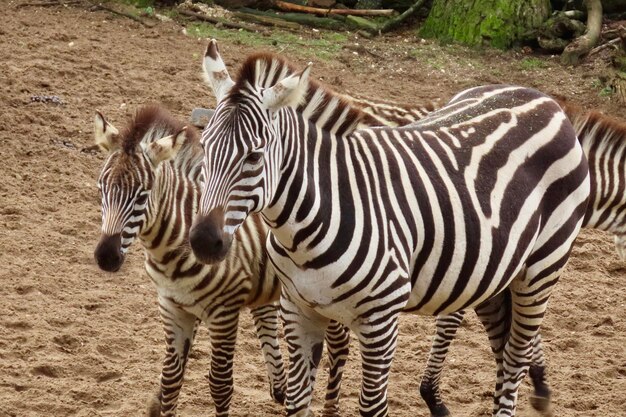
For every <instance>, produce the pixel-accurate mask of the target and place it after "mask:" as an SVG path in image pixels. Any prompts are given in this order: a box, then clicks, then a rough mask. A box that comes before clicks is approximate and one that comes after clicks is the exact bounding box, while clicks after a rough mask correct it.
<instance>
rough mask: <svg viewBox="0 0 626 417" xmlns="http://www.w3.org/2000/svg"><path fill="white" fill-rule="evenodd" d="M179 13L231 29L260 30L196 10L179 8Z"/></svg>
mask: <svg viewBox="0 0 626 417" xmlns="http://www.w3.org/2000/svg"><path fill="white" fill-rule="evenodd" d="M178 13H180V14H182V15H185V16H189V17H193V18H196V19H198V20H202V21H204V22H209V23H213V24H216V25H222V26H224V27H227V28H231V29H243V30H247V31H249V32H259V29H257V28H255V27H252V26H248V25H244V24H241V23H235V22H231V21H229V20H226V19H220V18H217V17H210V16H207V15H204V14H202V13H196V12H192V11H189V10H184V9H181V10H178Z"/></svg>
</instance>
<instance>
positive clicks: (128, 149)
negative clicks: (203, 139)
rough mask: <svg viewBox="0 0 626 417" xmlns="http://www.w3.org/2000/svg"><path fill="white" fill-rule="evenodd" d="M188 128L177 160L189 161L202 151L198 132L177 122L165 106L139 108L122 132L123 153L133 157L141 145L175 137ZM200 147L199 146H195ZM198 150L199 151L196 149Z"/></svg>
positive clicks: (154, 105)
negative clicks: (167, 137) (174, 135)
mask: <svg viewBox="0 0 626 417" xmlns="http://www.w3.org/2000/svg"><path fill="white" fill-rule="evenodd" d="M185 126H187V140H186V141H185V143H184V144H183V146H182V148H181V150H180V151H179V152H178V155H177V157H176V158H175V159H176V160H187V159H189V158H190V157H192V156H195V154H196V153H198V152H194V150H198V151H199V153H200V154H201V152H200V150H201V147H200V146H199V144H200V135H199V133H198V130H197V129H196V128H195V127H193V126H189V125H185V124H184V123H181V122H180V121H178V120H176V119H175V118H174V117H173V116H172V115H171V114H170V113H169V112H168V111H167V110H166V109H165V108H164V107H163V106H160V105H158V104H149V105H146V106H143V107H141V108H139V109H138V110H137V111H136V113H135V114H134V115H133V116H132V117H131V119H130V121H129V122H128V124H127V125H126V128H125V129H124V130H122V132H121V135H120V136H121V138H122V144H121V145H122V151H123V152H124V153H125V154H127V155H131V154H133V153H135V152H137V150H138V147H139V145H140V144H141V143H144V144H148V143H152V142H154V141H156V140H158V139H161V138H163V137H165V136H168V135H173V134H176V133H178V132H180V130H181V129H182V128H183V127H185ZM195 145H198V146H195ZM194 148H197V149H194Z"/></svg>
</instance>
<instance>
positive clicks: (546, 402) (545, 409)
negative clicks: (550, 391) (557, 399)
mask: <svg viewBox="0 0 626 417" xmlns="http://www.w3.org/2000/svg"><path fill="white" fill-rule="evenodd" d="M530 405H531V406H532V407H533V408H534V409H535V410H537V411H539V413H541V415H542V416H545V417H551V416H552V415H553V414H552V402H551V401H550V397H542V396H539V395H531V396H530Z"/></svg>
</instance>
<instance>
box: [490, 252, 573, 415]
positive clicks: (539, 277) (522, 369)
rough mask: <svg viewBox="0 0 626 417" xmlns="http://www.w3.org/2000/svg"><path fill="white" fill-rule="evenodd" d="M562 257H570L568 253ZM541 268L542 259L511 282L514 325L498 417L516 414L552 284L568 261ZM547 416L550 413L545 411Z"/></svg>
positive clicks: (506, 349)
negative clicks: (521, 385) (534, 342)
mask: <svg viewBox="0 0 626 417" xmlns="http://www.w3.org/2000/svg"><path fill="white" fill-rule="evenodd" d="M563 258H565V259H567V256H564V257H563ZM563 258H561V259H560V260H559V261H557V262H556V263H553V264H550V265H548V266H546V269H547V271H546V270H544V269H542V268H541V266H542V265H541V264H540V263H539V262H537V263H535V264H534V265H533V268H532V271H531V270H530V268H529V270H528V271H526V273H525V274H524V275H522V276H520V277H517V278H515V279H514V280H513V282H512V283H511V284H510V289H511V307H512V310H511V313H512V314H511V321H510V323H511V325H510V334H509V338H508V340H507V342H506V344H505V346H504V353H503V362H502V368H503V378H502V389H501V392H500V393H499V395H498V398H499V400H498V404H497V410H496V412H495V414H494V415H495V416H496V417H511V416H514V415H515V408H516V405H517V395H518V391H519V386H520V384H521V382H522V380H523V378H524V376H525V375H526V373H527V372H528V369H529V366H530V362H531V360H532V355H531V348H532V344H533V340H534V338H535V337H536V336H537V335H538V334H539V327H540V325H541V322H542V321H543V316H544V314H545V311H546V307H547V305H548V299H549V297H550V293H551V291H552V287H553V285H554V284H555V283H556V281H557V280H558V277H559V275H560V273H561V270H562V268H563V266H564V265H565V261H564V260H563ZM544 415H549V411H546V412H545V413H544Z"/></svg>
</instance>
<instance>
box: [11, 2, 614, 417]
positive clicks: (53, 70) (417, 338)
mask: <svg viewBox="0 0 626 417" xmlns="http://www.w3.org/2000/svg"><path fill="white" fill-rule="evenodd" d="M23 2H24V0H20V1H5V2H3V6H2V7H3V13H2V14H1V15H0V283H1V285H0V416H2V417H5V416H20V417H21V416H137V415H142V414H143V413H144V409H145V404H146V401H147V399H148V397H149V396H150V395H151V394H152V393H153V392H155V390H156V388H157V383H158V376H159V372H160V361H161V358H162V355H163V353H164V349H163V347H164V343H163V337H162V330H161V326H160V323H159V320H158V316H157V309H156V301H155V290H154V288H153V287H152V284H151V282H150V281H149V280H148V278H147V277H146V276H145V274H144V272H143V266H142V264H143V256H142V253H141V251H140V250H139V248H138V247H135V248H134V250H133V251H132V253H131V254H130V256H129V257H128V259H127V262H126V263H125V265H124V266H123V268H122V270H121V271H120V272H118V273H116V274H109V273H104V272H102V271H100V270H99V269H98V268H97V266H96V265H95V263H94V260H93V254H92V253H93V249H94V246H95V244H96V242H97V240H98V236H99V228H100V213H99V200H98V193H97V190H96V187H95V182H96V179H97V175H98V172H99V169H100V167H101V165H102V163H103V160H104V156H103V155H102V154H99V153H97V152H85V151H84V150H85V148H87V147H88V146H90V145H92V141H93V138H92V133H91V132H92V123H93V122H92V120H93V115H94V110H95V109H99V110H101V111H102V112H103V113H104V114H105V115H106V116H107V117H108V118H109V119H110V120H111V121H113V122H114V123H115V124H116V125H118V127H119V126H121V125H123V124H124V122H125V120H126V118H127V116H128V115H129V114H130V113H132V112H134V110H135V109H136V108H137V107H138V106H140V105H142V104H145V103H148V102H160V103H163V104H164V105H165V106H167V107H168V108H169V109H170V110H171V111H172V112H173V113H174V114H176V115H177V116H179V117H181V118H185V119H186V118H187V117H188V115H189V114H190V111H191V109H192V108H193V107H197V106H201V105H203V106H211V105H214V99H213V97H212V96H211V94H210V93H209V89H208V88H207V87H206V86H205V85H204V84H203V81H202V78H201V76H200V58H199V57H200V56H202V53H203V52H204V48H205V46H206V40H205V39H197V38H195V37H191V36H188V35H186V34H184V33H183V26H182V25H181V24H180V23H175V22H165V23H159V24H158V25H156V26H155V27H152V28H148V27H144V26H142V25H140V24H139V23H137V22H134V21H132V20H130V19H127V18H124V17H120V16H115V15H112V14H111V13H108V12H106V11H94V12H92V11H89V9H88V7H87V6H86V5H84V4H78V5H75V6H69V7H46V8H41V7H31V6H28V7H17V6H18V5H20V3H23ZM302 36H304V37H315V36H318V32H314V31H311V30H308V29H307V30H303V32H302ZM356 43H358V44H359V45H358V46H357V45H356ZM348 46H349V47H348V48H345V49H343V50H341V51H340V52H339V53H338V55H337V56H336V57H335V58H333V59H330V60H320V59H318V57H317V55H316V54H315V53H314V52H313V51H308V50H307V49H306V48H299V51H298V53H297V54H295V53H294V54H293V55H291V54H289V56H290V58H291V59H292V60H293V61H295V62H296V63H298V64H299V65H303V64H305V63H306V62H308V61H313V62H314V69H313V76H314V77H317V78H319V79H322V80H324V81H326V82H327V83H329V84H330V85H331V86H333V87H334V88H336V89H338V90H340V91H351V92H358V93H362V94H365V95H368V96H370V97H373V98H384V99H394V100H397V101H403V102H417V101H419V100H422V99H426V98H433V97H449V96H450V95H452V94H453V93H455V92H457V91H460V90H461V89H463V88H465V87H469V86H475V85H479V84H487V83H497V82H507V83H515V84H521V85H526V86H532V87H536V88H539V89H541V90H543V91H545V92H548V93H558V94H561V95H563V96H566V97H567V98H569V99H571V100H573V101H575V102H577V103H579V104H581V105H583V106H585V107H588V108H595V109H598V110H603V111H606V112H608V113H610V114H612V115H614V116H617V117H621V118H624V119H626V109H625V108H624V107H622V106H620V105H619V104H618V103H616V102H613V101H612V100H611V97H610V96H604V97H602V96H601V95H600V94H599V88H598V85H597V79H598V78H599V77H601V76H602V74H603V73H604V70H605V66H606V59H604V58H603V57H602V56H599V57H597V58H596V60H594V62H593V63H589V64H585V65H583V66H581V67H578V68H575V69H567V68H563V67H561V66H560V65H559V64H558V59H556V58H554V57H532V59H530V57H529V56H528V55H526V54H525V53H524V52H522V51H513V52H507V53H503V52H499V51H488V52H480V51H475V50H468V49H465V48H460V47H451V46H439V45H438V44H437V43H434V42H430V41H421V40H420V39H418V38H416V37H415V36H414V35H413V34H412V33H410V32H406V33H403V34H396V35H394V36H390V37H383V38H380V39H377V40H364V39H359V38H357V37H356V36H355V35H349V42H348ZM255 49H256V48H253V47H249V46H245V45H244V44H238V43H237V42H232V41H223V42H221V51H222V55H223V56H224V58H225V60H226V62H227V64H229V65H230V66H231V68H235V67H236V65H237V64H239V63H240V62H241V61H242V59H243V58H244V57H245V56H246V55H247V54H248V53H251V52H253V51H254V50H255ZM280 49H281V45H280V44H278V45H276V46H275V47H274V48H273V50H276V51H277V50H280ZM35 95H47V96H53V95H54V96H57V97H58V98H59V99H60V101H61V102H62V104H55V103H53V102H48V103H43V102H32V101H31V96H35ZM625 267H626V265H624V264H623V263H621V262H620V261H619V259H618V257H617V255H616V254H615V252H614V249H613V244H612V237H611V236H609V235H608V234H605V233H602V232H597V231H583V232H582V233H581V235H580V237H579V239H578V241H577V243H576V247H575V249H574V251H573V256H572V259H571V261H570V263H569V265H568V268H567V272H566V273H565V275H564V277H563V278H562V281H561V282H560V283H559V286H558V288H557V290H556V292H555V294H554V296H553V298H552V300H551V304H550V308H549V311H548V314H547V317H546V320H545V322H544V323H545V324H544V326H543V328H542V331H543V335H544V340H545V348H546V353H547V359H548V366H549V374H548V378H549V381H550V383H551V386H552V389H553V391H554V397H553V400H554V408H555V416H556V417H574V416H576V417H592V416H626V297H625V295H626V284H625V282H624V280H625V279H626V269H625ZM432 332H433V320H432V319H431V318H429V317H416V316H405V317H403V318H402V325H401V336H400V340H399V348H398V351H397V354H396V357H395V362H394V367H393V373H392V378H391V382H390V389H389V397H390V403H391V411H392V415H393V416H407V417H408V416H412V417H426V416H428V410H427V409H426V407H425V405H424V403H423V402H422V400H421V399H420V398H419V394H418V387H419V381H420V375H421V372H422V369H423V366H424V364H425V359H426V354H427V352H428V349H429V346H430V338H431V335H432ZM208 352H209V341H208V337H207V333H206V332H205V331H201V332H200V333H199V335H198V337H197V343H196V345H195V346H194V348H193V353H192V359H191V360H190V363H189V371H188V374H187V379H186V383H185V386H184V389H183V394H182V398H181V405H180V414H181V415H184V416H200V415H213V406H212V401H211V397H210V395H209V387H208V382H207V381H206V374H207V371H208V366H209V362H208ZM494 376H495V375H494V366H493V362H492V359H491V355H490V352H489V349H488V344H487V341H486V337H485V336H484V334H483V333H482V329H481V327H480V325H479V324H478V323H477V321H476V320H475V318H474V317H471V320H469V321H468V322H467V324H466V325H465V326H464V327H463V328H462V329H461V330H460V331H459V337H458V340H457V341H456V342H455V343H454V344H453V347H452V353H451V355H450V357H449V360H448V364H447V369H446V374H445V377H444V380H443V389H444V395H445V398H446V399H447V401H448V403H449V406H450V408H451V410H452V412H453V414H454V415H455V416H471V417H474V416H487V415H490V410H491V398H490V396H491V392H492V388H493V381H494ZM324 379H325V375H324V374H323V373H322V375H320V377H319V379H318V381H323V380H324ZM266 380H267V377H266V375H265V368H264V366H263V363H262V358H261V354H260V351H259V349H258V342H257V340H256V338H255V336H254V330H253V326H252V322H251V319H250V316H249V314H248V313H245V314H244V317H243V322H242V327H241V332H240V338H239V341H238V351H237V357H236V368H235V385H236V387H235V390H236V391H235V396H234V399H233V403H232V415H233V416H255V417H257V416H258V417H268V416H277V415H281V408H280V407H279V406H277V405H275V404H273V403H272V401H271V399H270V397H269V390H268V384H267V381H266ZM359 382H360V374H359V360H358V355H357V349H356V346H355V345H354V346H353V350H352V358H351V361H350V363H349V366H348V368H347V371H346V378H345V381H344V384H343V401H342V410H343V415H345V416H356V415H357V414H358V411H357V408H358V406H357V404H358V387H359ZM321 385H322V384H318V387H317V388H318V389H317V395H316V400H315V406H316V407H317V408H318V409H319V407H320V406H321V401H320V399H321V397H322V394H321V391H322V389H321ZM529 393H530V391H529V386H528V383H527V382H526V383H525V384H524V387H523V389H522V391H521V398H520V405H519V413H518V415H520V416H534V415H535V414H534V412H533V411H532V409H531V408H530V406H529V402H528V399H529Z"/></svg>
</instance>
